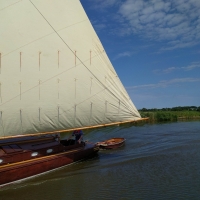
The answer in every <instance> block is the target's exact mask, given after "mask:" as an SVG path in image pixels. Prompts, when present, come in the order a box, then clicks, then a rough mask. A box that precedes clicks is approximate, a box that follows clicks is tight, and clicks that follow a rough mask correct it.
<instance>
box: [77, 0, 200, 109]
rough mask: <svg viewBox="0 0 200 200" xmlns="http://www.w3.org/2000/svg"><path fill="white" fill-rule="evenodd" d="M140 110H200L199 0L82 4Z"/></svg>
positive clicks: (94, 0)
mask: <svg viewBox="0 0 200 200" xmlns="http://www.w3.org/2000/svg"><path fill="white" fill-rule="evenodd" d="M81 3H82V5H83V7H84V9H85V11H86V13H87V15H88V17H89V19H90V21H91V23H92V25H93V27H94V29H95V31H96V33H97V35H98V36H99V38H100V40H101V42H102V44H103V46H104V48H105V50H106V53H107V55H108V57H109V58H110V61H111V62H112V64H113V66H114V68H115V70H116V72H117V74H118V76H119V78H120V79H121V81H122V83H123V85H124V87H125V88H126V90H127V92H128V94H129V95H130V97H131V99H132V101H133V103H134V105H135V106H136V107H137V109H142V108H172V107H176V106H200V0H81Z"/></svg>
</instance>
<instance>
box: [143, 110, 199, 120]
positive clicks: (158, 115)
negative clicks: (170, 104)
mask: <svg viewBox="0 0 200 200" xmlns="http://www.w3.org/2000/svg"><path fill="white" fill-rule="evenodd" d="M139 113H140V115H141V117H143V118H146V117H148V118H149V122H164V121H178V120H191V119H199V120H200V112H199V111H190V110H189V111H163V110H157V111H142V110H139Z"/></svg>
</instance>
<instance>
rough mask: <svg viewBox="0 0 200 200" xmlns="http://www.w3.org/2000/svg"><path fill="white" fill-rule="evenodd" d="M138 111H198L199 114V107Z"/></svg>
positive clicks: (143, 110) (144, 109)
mask: <svg viewBox="0 0 200 200" xmlns="http://www.w3.org/2000/svg"><path fill="white" fill-rule="evenodd" d="M138 111H142V112H156V111H199V112H200V106H178V107H172V108H160V109H159V108H151V109H147V108H142V109H139V110H138Z"/></svg>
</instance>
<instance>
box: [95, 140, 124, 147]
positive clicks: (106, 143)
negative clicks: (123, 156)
mask: <svg viewBox="0 0 200 200" xmlns="http://www.w3.org/2000/svg"><path fill="white" fill-rule="evenodd" d="M124 143H125V139H124V138H111V139H108V140H105V141H103V142H97V143H96V145H97V146H98V147H99V148H100V149H116V148H119V147H121V146H123V145H124Z"/></svg>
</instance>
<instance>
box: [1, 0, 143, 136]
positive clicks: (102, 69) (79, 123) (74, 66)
mask: <svg viewBox="0 0 200 200" xmlns="http://www.w3.org/2000/svg"><path fill="white" fill-rule="evenodd" d="M1 6H2V9H0V25H1V27H2V28H1V32H0V34H1V37H0V56H1V59H0V62H1V63H0V91H1V92H0V97H1V98H0V113H1V120H0V136H1V137H4V136H14V135H23V134H34V133H35V134H37V133H40V132H54V131H62V130H67V129H73V128H76V127H90V126H96V125H101V124H109V123H113V122H120V121H131V120H138V119H140V118H141V117H140V114H139V113H138V111H137V109H136V108H135V106H134V104H133V103H132V101H131V100H130V97H129V96H128V94H127V92H126V90H125V89H124V87H123V85H122V83H121V81H120V80H119V78H118V76H117V74H116V72H115V70H114V68H113V66H112V64H111V62H110V60H109V58H108V56H107V54H106V52H105V50H104V48H103V46H102V44H101V42H100V40H99V38H98V36H97V35H96V33H95V31H94V29H93V27H92V25H91V23H90V21H89V19H88V17H87V15H86V13H85V12H84V10H83V8H82V6H81V4H80V1H79V0H73V1H71V0H58V1H56V2H55V1H54V0H31V1H29V0H22V1H14V0H13V1H12V0H10V1H3V4H1Z"/></svg>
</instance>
